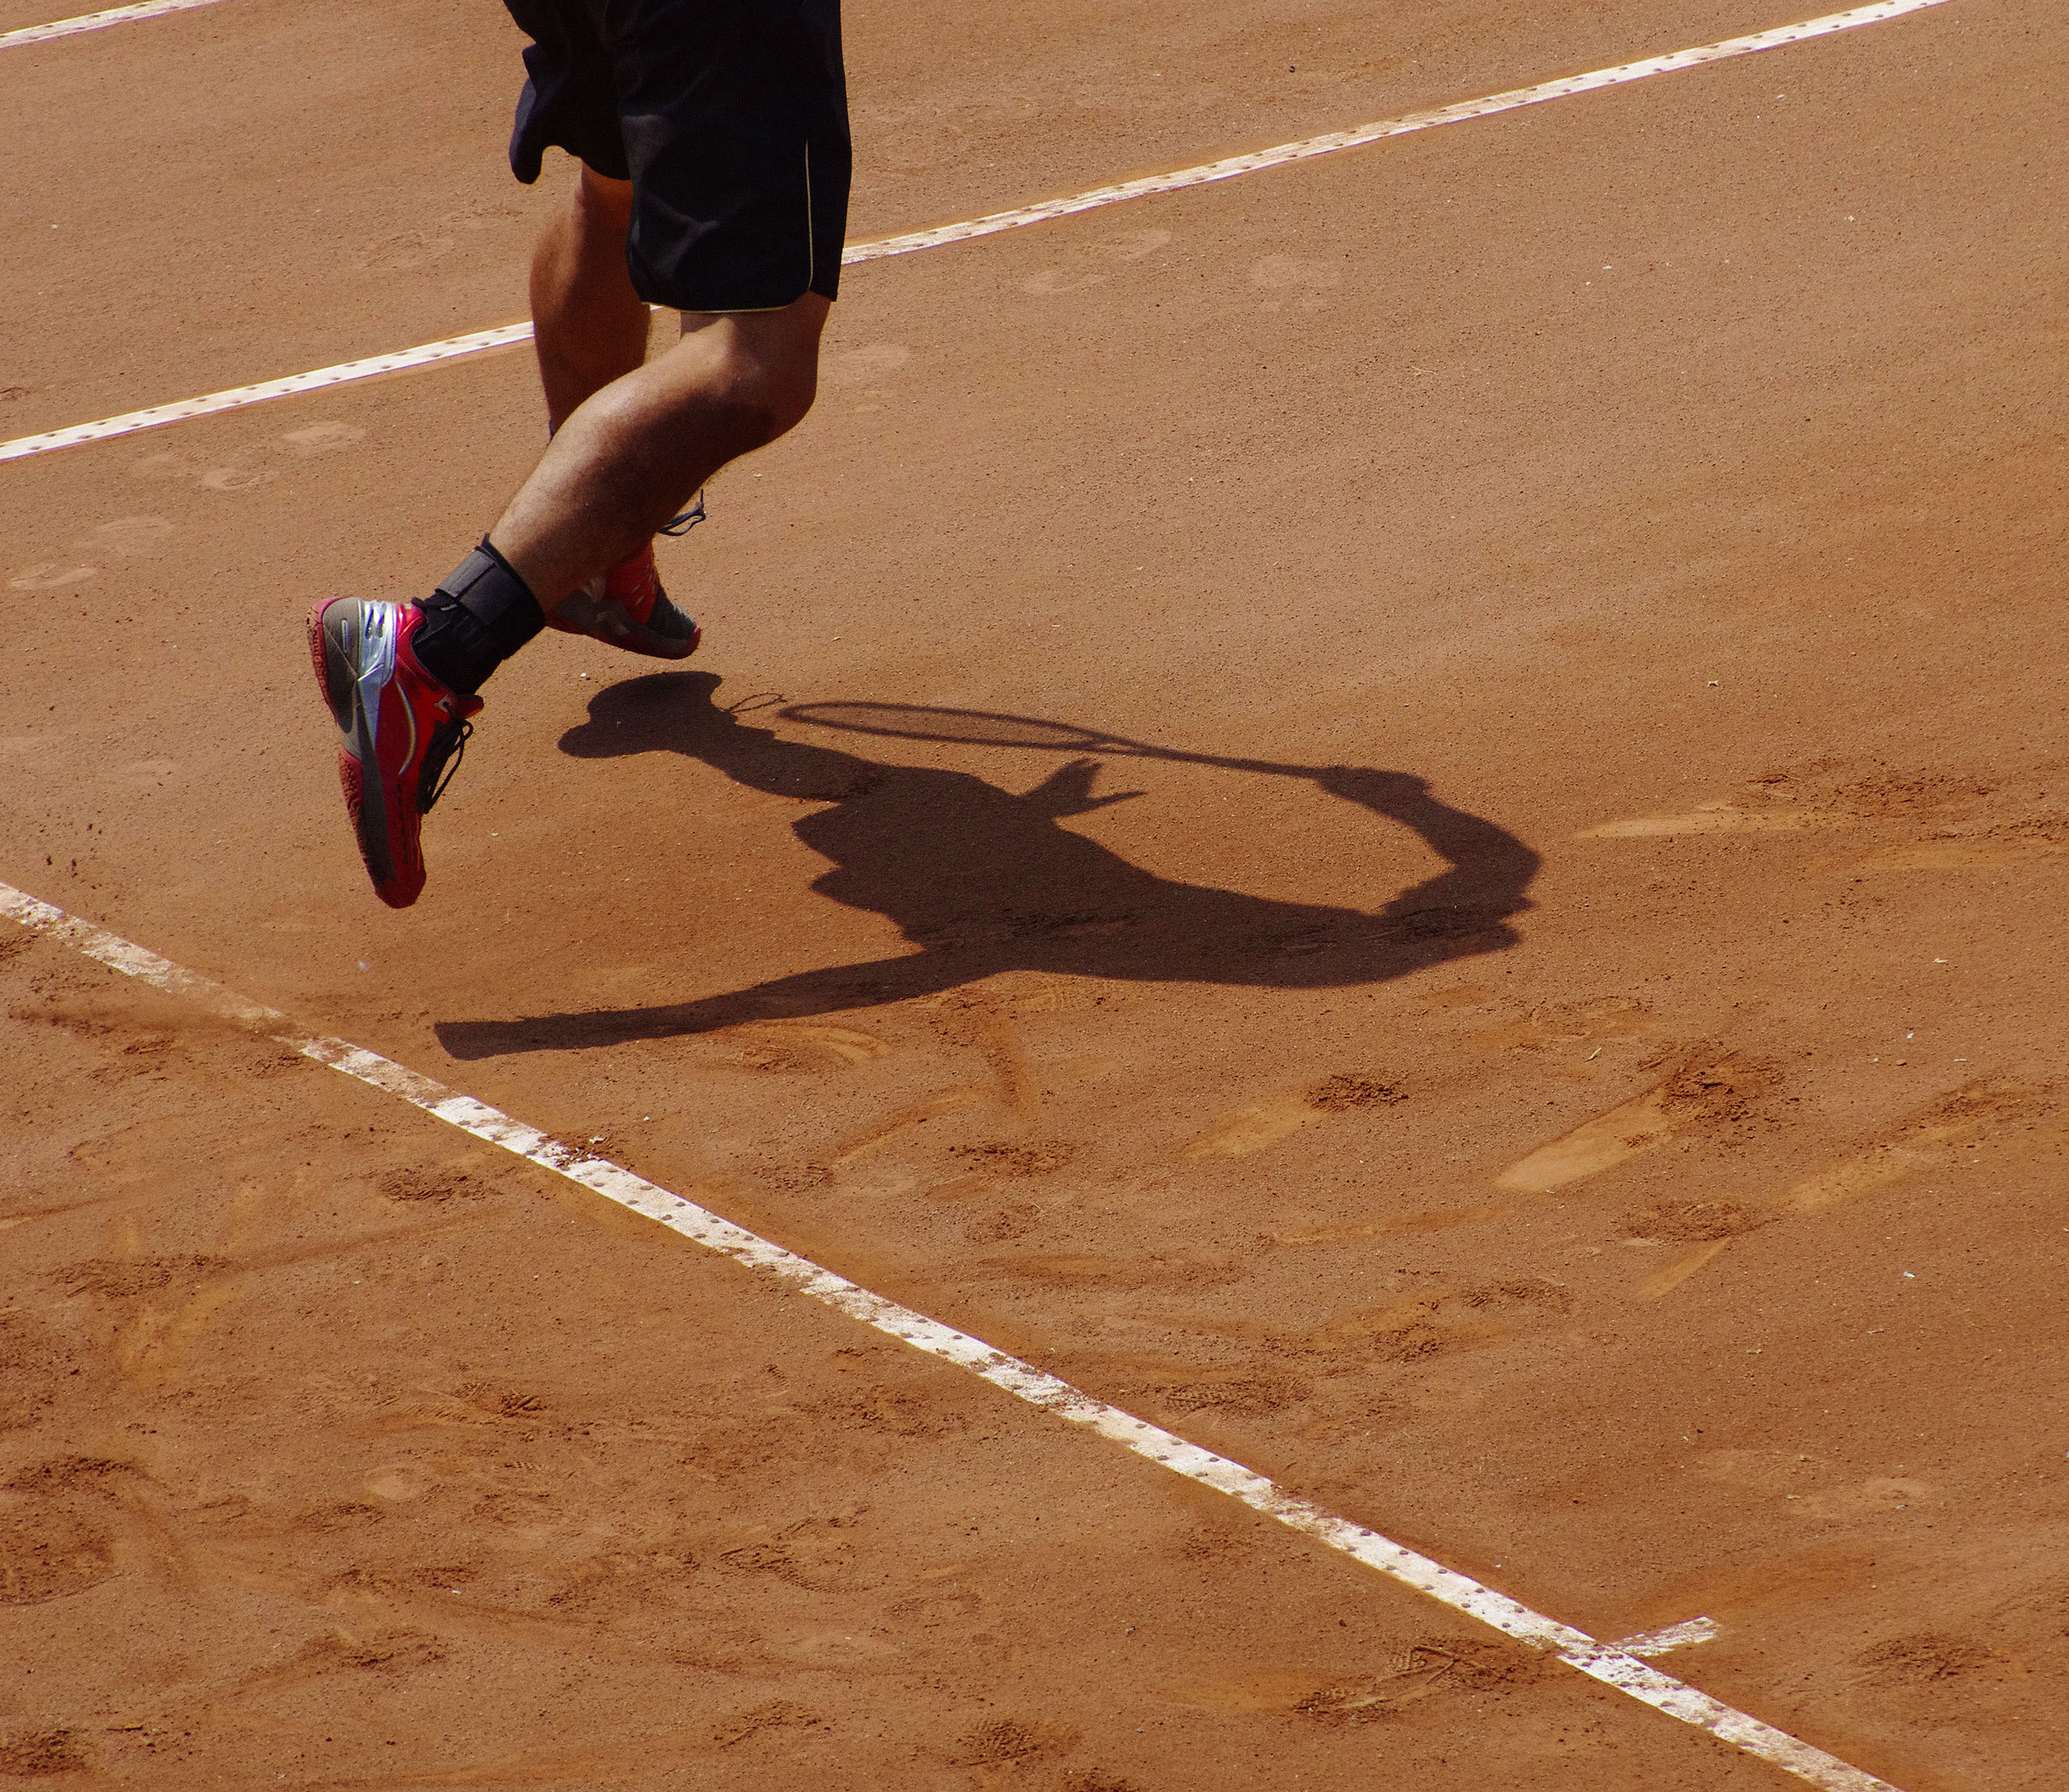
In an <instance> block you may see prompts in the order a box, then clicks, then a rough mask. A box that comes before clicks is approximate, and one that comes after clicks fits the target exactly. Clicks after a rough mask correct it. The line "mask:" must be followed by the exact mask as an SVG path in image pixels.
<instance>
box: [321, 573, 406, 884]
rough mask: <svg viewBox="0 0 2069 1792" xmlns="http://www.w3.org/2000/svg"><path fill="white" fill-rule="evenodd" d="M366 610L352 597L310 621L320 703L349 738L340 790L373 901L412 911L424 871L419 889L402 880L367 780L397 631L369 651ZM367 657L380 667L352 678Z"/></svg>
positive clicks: (375, 790)
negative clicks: (349, 817)
mask: <svg viewBox="0 0 2069 1792" xmlns="http://www.w3.org/2000/svg"><path fill="white" fill-rule="evenodd" d="M382 607H383V608H384V609H385V608H386V607H387V606H385V605H384V606H382ZM368 609H369V605H365V604H364V603H361V602H360V601H358V600H357V599H356V598H351V597H331V598H328V599H326V600H325V601H323V602H322V603H320V604H318V605H317V606H316V607H315V608H314V609H312V610H311V611H310V613H309V657H310V664H311V665H312V667H313V668H314V670H315V673H316V682H317V685H318V688H319V689H321V690H322V693H323V701H324V702H325V703H326V704H327V705H328V706H330V710H331V716H332V718H333V719H335V721H336V723H337V724H338V727H339V729H340V730H341V731H342V732H343V735H344V736H345V738H344V740H343V742H342V743H341V744H339V748H338V782H339V786H340V787H341V788H342V789H343V792H344V797H345V811H346V813H347V814H348V815H349V816H351V817H352V833H353V834H354V835H355V836H356V837H357V839H358V841H359V856H360V859H361V860H362V861H363V862H364V864H365V866H366V875H368V876H369V878H371V879H373V893H374V894H375V895H376V896H379V897H380V898H381V900H382V901H383V902H385V903H386V904H388V906H389V907H390V908H391V909H407V908H408V907H409V905H410V904H411V903H413V902H414V901H415V900H416V899H417V897H418V896H419V893H420V892H422V890H423V870H422V867H421V866H419V869H418V871H417V875H416V877H415V879H414V880H413V885H414V887H412V880H409V879H405V878H404V877H403V875H402V870H401V867H400V866H398V865H397V864H396V862H395V860H394V854H392V853H391V852H390V850H389V845H388V801H387V793H386V791H385V790H384V789H383V788H382V786H381V778H380V775H379V773H378V770H377V771H376V773H375V775H374V776H373V777H372V778H369V777H368V776H367V775H366V768H367V767H368V765H375V766H376V767H377V766H378V764H379V761H378V760H377V758H376V757H375V755H374V742H375V740H376V739H377V736H378V732H379V729H380V725H381V709H380V702H381V698H380V694H381V688H382V687H383V686H384V685H386V684H388V683H389V682H390V680H391V679H392V678H393V677H394V657H395V641H394V630H393V627H392V626H389V627H386V628H381V629H377V630H373V631H371V632H372V633H373V636H374V639H372V641H371V642H370V643H369V630H368V629H367V627H366V626H365V624H366V615H367V611H368ZM369 649H370V651H371V652H372V653H373V656H374V659H375V660H376V664H375V665H374V667H373V669H372V671H371V673H360V674H359V675H357V676H355V675H354V673H353V668H354V667H356V666H358V665H360V664H361V662H362V660H363V659H364V657H365V656H366V655H367V654H368V652H369ZM369 694H370V695H371V697H372V699H373V701H372V703H371V705H370V706H369V702H368V698H369Z"/></svg>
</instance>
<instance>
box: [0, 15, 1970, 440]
mask: <svg viewBox="0 0 2069 1792" xmlns="http://www.w3.org/2000/svg"><path fill="white" fill-rule="evenodd" d="M176 3H178V4H182V5H200V4H205V3H207V0H176ZM1947 3H1948V0H1876V3H1875V4H1874V5H1873V6H1856V7H1854V8H1852V10H1851V11H1847V12H1835V13H1828V14H1827V15H1825V16H1824V17H1823V18H1822V19H1805V20H1804V21H1803V22H1802V23H1801V24H1797V25H1782V26H1779V27H1776V29H1775V30H1773V31H1763V32H1754V33H1753V34H1752V35H1751V36H1747V37H1728V38H1726V39H1725V40H1723V41H1722V42H1721V43H1717V44H1699V45H1697V46H1696V48H1693V49H1687V50H1675V52H1673V53H1671V55H1667V56H1654V57H1648V58H1647V59H1646V61H1642V62H1620V63H1619V64H1618V65H1616V67H1615V68H1613V69H1597V70H1595V71H1594V72H1593V73H1592V74H1574V75H1568V76H1566V77H1565V78H1563V79H1561V80H1558V81H1547V82H1541V83H1540V84H1539V85H1538V86H1535V87H1517V88H1514V89H1512V90H1511V91H1509V92H1507V93H1498V94H1490V95H1488V97H1487V98H1485V99H1467V100H1462V101H1460V103H1458V104H1457V105H1456V106H1439V107H1438V108H1436V109H1435V111H1434V112H1410V113H1408V114H1407V115H1406V116H1403V117H1401V118H1386V119H1381V120H1379V121H1378V122H1376V123H1375V124H1360V125H1358V126H1356V127H1355V129H1351V130H1347V131H1333V132H1331V133H1329V135H1328V136H1326V137H1303V138H1301V139H1300V141H1299V142H1297V143H1282V144H1280V145H1279V146H1278V147H1277V148H1276V149H1271V150H1256V151H1254V152H1253V153H1252V154H1249V155H1237V156H1229V157H1228V158H1225V159H1224V160H1222V161H1220V162H1202V163H1201V164H1200V165H1199V167H1195V168H1180V169H1178V170H1177V171H1174V172H1173V173H1171V174H1167V175H1148V176H1145V177H1144V179H1140V180H1127V181H1123V182H1122V183H1120V184H1119V186H1115V187H1094V188H1092V189H1091V190H1090V191H1089V192H1082V193H1076V194H1073V195H1072V196H1071V197H1069V198H1068V199H1051V200H1044V201H1043V203H1042V204H1039V205H1022V206H1020V207H1018V208H1017V209H1014V210H1013V211H1010V212H992V213H989V214H988V215H987V216H985V217H979V218H972V219H971V220H970V221H968V222H967V223H964V224H944V225H942V226H941V227H940V228H939V229H938V230H915V231H912V233H911V234H908V235H905V236H896V237H885V238H882V239H881V240H880V241H878V242H855V243H850V244H849V246H848V247H847V248H846V250H845V251H843V252H842V254H841V264H842V265H843V266H844V267H849V266H853V265H854V264H857V263H859V262H865V261H881V260H883V259H884V258H885V257H887V256H889V255H912V254H913V253H914V252H915V251H918V250H921V249H935V248H939V247H942V245H943V244H945V243H950V242H968V241H969V240H970V239H971V238H973V237H988V236H996V235H997V234H998V233H999V232H1000V231H1001V230H1019V229H1021V228H1022V226H1026V225H1030V224H1041V223H1044V222H1046V221H1047V220H1048V219H1050V218H1052V217H1069V216H1070V215H1071V214H1072V213H1074V212H1089V211H1093V210H1095V209H1098V207H1100V206H1102V205H1118V204H1121V203H1122V202H1123V200H1131V199H1146V198H1148V197H1149V196H1151V195H1152V194H1156V193H1174V192H1178V191H1180V190H1181V189H1182V188H1186V187H1203V186H1206V185H1207V184H1209V183H1211V182H1214V181H1217V180H1233V179H1235V178H1236V176H1237V175H1247V174H1254V173H1256V172H1257V171H1258V170H1259V169H1260V168H1275V167H1279V165H1280V164H1281V163H1282V162H1304V161H1306V160H1307V159H1308V158H1310V157H1312V156H1318V155H1334V154H1335V153H1336V152H1337V151H1338V150H1355V149H1356V148H1358V147H1359V145H1363V144H1367V143H1377V142H1379V141H1380V140H1381V139H1382V138H1384V137H1404V136H1406V135H1407V134H1408V133H1410V132H1411V131H1427V130H1433V129H1435V128H1436V127H1437V126H1438V125H1439V124H1461V123H1463V122H1464V120H1467V119H1469V118H1485V117H1488V116H1490V115H1491V114H1493V113H1495V112H1513V111H1515V109H1516V108H1518V107H1519V106H1536V105H1541V104H1543V103H1544V101H1546V100H1548V99H1566V98H1567V97H1569V96H1570V95H1574V94H1578V93H1591V92H1593V91H1595V89H1596V88H1598V87H1613V86H1620V84H1622V83H1623V82H1626V81H1643V80H1646V79H1647V78H1649V77H1650V76H1653V75H1655V74H1671V73H1672V72H1673V71H1674V70H1677V69H1696V68H1700V67H1702V66H1703V65H1705V63H1709V62H1722V61H1727V60H1729V59H1730V58H1731V57H1735V56H1751V55H1753V54H1754V53H1755V52H1757V51H1760V50H1772V49H1780V48H1782V46H1783V45H1785V44H1800V43H1802V42H1803V41H1805V40H1806V39H1809V38H1813V37H1823V36H1829V35H1830V34H1831V32H1841V31H1852V30H1854V29H1856V27H1860V26H1862V25H1873V24H1877V23H1881V21H1882V20H1884V19H1894V18H1897V17H1898V16H1899V15H1902V14H1904V13H1907V12H1918V11H1922V10H1923V9H1924V8H1925V7H1928V6H1945V5H1946V4H1947ZM43 28H45V29H49V28H54V27H43ZM531 334H532V327H531V325H529V323H512V324H508V325H506V326H504V327H503V328H501V329H499V330H479V331H475V332H474V334H473V335H466V336H454V337H452V338H450V339H448V340H447V341H445V342H428V343H425V344H423V346H422V347H420V348H402V349H398V350H397V351H395V352H394V353H393V354H389V355H376V356H373V357H372V358H371V359H369V360H366V361H343V362H340V363H339V365H337V366H335V367H320V368H318V369H317V370H316V371H315V372H314V373H296V374H293V375H290V376H289V377H287V378H285V379H277V380H268V381H266V382H263V384H261V385H258V386H233V387H232V388H231V389H230V390H228V391H226V392H211V393H209V394H208V395H207V396H206V397H205V398H188V399H186V400H185V401H183V403H179V404H165V405H159V406H158V407H155V408H154V409H152V410H149V411H125V412H124V414H123V415H120V416H119V417H106V418H103V419H102V420H100V421H99V423H82V424H74V425H73V426H72V427H71V428H69V429H53V430H51V431H50V432H48V433H47V434H44V435H40V436H18V437H17V438H16V439H15V440H14V441H10V442H0V461H14V460H20V459H22V458H23V457H26V456H27V455H31V454H48V453H50V452H51V451H52V450H53V449H59V448H72V447H76V446H77V445H78V444H80V443H82V442H92V441H101V440H103V438H105V437H107V436H126V435H129V433H131V432H133V431H135V430H138V429H154V428H157V427H158V425H159V424H168V423H178V422H179V421H180V420H183V419H184V418H188V417H204V416H206V415H209V413H210V412H211V411H230V410H234V409H235V408H236V407H238V406H239V405H246V404H257V403H259V402H260V401H261V400H262V399H265V398H285V397H286V396H287V395H288V394H290V393H294V392H313V391H314V390H317V389H318V388H319V387H322V386H338V385H342V384H343V382H346V381H348V380H363V379H369V378H371V377H373V376H374V375H375V374H377V373H399V372H401V371H402V369H405V368H410V367H426V366H429V365H431V364H432V362H434V361H450V360H452V359H453V357H454V356H459V355H472V354H476V353H478V352H480V351H481V350H482V349H485V348H508V346H509V345H510V344H512V343H519V342H525V341H529V339H530V338H531Z"/></svg>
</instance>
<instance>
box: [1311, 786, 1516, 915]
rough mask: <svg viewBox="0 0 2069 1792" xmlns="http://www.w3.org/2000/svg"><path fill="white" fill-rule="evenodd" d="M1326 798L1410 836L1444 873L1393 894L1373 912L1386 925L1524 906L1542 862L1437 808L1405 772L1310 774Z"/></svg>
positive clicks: (1502, 836)
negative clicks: (1439, 912) (1443, 913)
mask: <svg viewBox="0 0 2069 1792" xmlns="http://www.w3.org/2000/svg"><path fill="white" fill-rule="evenodd" d="M1315 782H1317V784H1318V785H1320V786H1321V788H1322V789H1324V790H1325V791H1328V792H1329V795H1332V796H1340V797H1342V799H1344V800H1345V801H1346V803H1357V804H1359V807H1363V808H1367V809H1370V810H1372V812H1373V813H1374V814H1376V815H1383V816H1386V817H1387V819H1388V820H1390V821H1398V822H1399V823H1400V824H1401V825H1402V826H1403V827H1405V828H1409V829H1413V830H1414V832H1415V833H1417V834H1418V835H1419V836H1420V837H1421V838H1422V841H1423V842H1424V843H1425V844H1426V845H1427V846H1428V847H1429V848H1430V850H1431V851H1432V852H1434V853H1435V854H1437V855H1438V857H1439V858H1442V859H1443V860H1444V861H1445V862H1447V864H1448V865H1449V866H1450V869H1449V870H1448V871H1440V872H1439V873H1438V874H1437V875H1436V876H1435V877H1433V878H1426V879H1424V880H1423V881H1422V883H1418V884H1416V885H1414V887H1413V888H1410V889H1406V890H1404V891H1402V892H1401V894H1400V895H1399V896H1396V897H1395V898H1394V899H1393V901H1391V902H1389V903H1388V904H1387V905H1386V907H1385V908H1384V909H1382V910H1381V911H1380V913H1381V915H1382V917H1384V918H1385V919H1387V920H1389V921H1393V920H1401V919H1403V918H1405V917H1408V916H1410V915H1416V914H1426V913H1429V912H1430V911H1431V910H1433V909H1451V910H1464V911H1469V912H1471V913H1475V914H1479V915H1484V916H1485V917H1487V918H1488V919H1490V920H1494V919H1498V918H1499V917H1502V916H1506V915H1513V914H1519V913H1522V911H1523V910H1524V909H1528V907H1529V906H1530V901H1529V899H1528V896H1527V895H1526V894H1525V892H1527V891H1528V889H1529V888H1530V884H1531V880H1532V879H1533V878H1535V877H1536V875H1537V869H1538V866H1540V864H1541V863H1542V862H1543V861H1542V859H1541V858H1540V856H1539V854H1537V853H1536V851H1534V850H1532V848H1530V847H1528V846H1527V845H1524V844H1523V841H1520V840H1519V839H1517V837H1515V835H1514V834H1512V833H1510V832H1509V831H1508V829H1506V828H1502V827H1498V826H1497V825H1496V824H1494V822H1492V821H1490V820H1487V819H1486V818H1485V816H1477V815H1470V814H1469V813H1467V812H1466V811H1464V809H1455V808H1453V807H1452V806H1451V805H1450V804H1449V803H1443V802H1439V800H1438V799H1436V798H1435V797H1434V796H1432V795H1431V794H1430V786H1429V785H1428V783H1427V782H1426V781H1425V780H1423V779H1422V778H1415V777H1412V776H1410V774H1408V773H1406V772H1389V771H1378V770H1370V769H1367V768H1365V767H1362V766H1357V765H1333V766H1331V767H1329V769H1328V770H1325V771H1321V772H1318V773H1317V774H1315Z"/></svg>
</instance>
